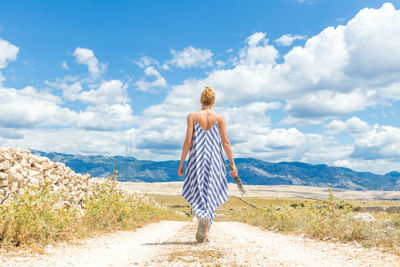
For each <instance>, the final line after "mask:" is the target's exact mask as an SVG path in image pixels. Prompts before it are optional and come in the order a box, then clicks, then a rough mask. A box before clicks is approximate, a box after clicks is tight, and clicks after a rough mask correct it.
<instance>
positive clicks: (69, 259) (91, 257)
mask: <svg viewBox="0 0 400 267" xmlns="http://www.w3.org/2000/svg"><path fill="white" fill-rule="evenodd" d="M196 227H197V223H196V222H195V221H193V222H177V221H163V222H160V223H155V224H150V225H147V226H145V227H143V228H140V229H137V230H136V231H119V232H115V233H112V234H108V235H104V236H100V237H95V238H90V239H86V240H85V241H84V242H83V243H82V244H80V245H65V244H60V245H57V246H55V247H49V248H48V249H47V250H46V254H44V255H36V256H14V257H11V256H5V255H0V265H1V266H135V265H136V266H182V265H183V266H215V265H223V266H400V257H398V256H395V255H392V254H389V253H385V252H382V251H380V250H378V249H370V248H362V247H361V246H360V245H358V244H357V243H353V244H342V243H336V242H330V241H317V240H313V239H309V238H305V237H302V236H299V235H286V234H281V233H276V232H272V231H267V230H264V229H261V228H259V227H255V226H250V225H247V224H244V223H238V222H214V223H213V225H212V226H211V229H210V233H209V238H210V242H207V243H202V244H198V243H197V242H196V241H195V231H196Z"/></svg>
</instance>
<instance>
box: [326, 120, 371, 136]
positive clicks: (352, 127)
mask: <svg viewBox="0 0 400 267" xmlns="http://www.w3.org/2000/svg"><path fill="white" fill-rule="evenodd" d="M369 128H370V127H369V126H368V123H366V122H365V121H362V120H361V119H360V118H358V117H351V118H350V119H348V120H347V121H345V122H343V121H340V120H332V121H331V122H330V123H329V124H327V125H325V129H327V133H330V134H337V133H340V132H349V133H363V132H365V131H367V130H368V129H369Z"/></svg>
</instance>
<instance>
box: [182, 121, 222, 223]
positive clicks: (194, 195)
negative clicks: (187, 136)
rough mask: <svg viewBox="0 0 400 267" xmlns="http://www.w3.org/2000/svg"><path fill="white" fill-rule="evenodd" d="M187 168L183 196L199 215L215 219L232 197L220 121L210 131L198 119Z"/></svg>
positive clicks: (210, 221)
mask: <svg viewBox="0 0 400 267" xmlns="http://www.w3.org/2000/svg"><path fill="white" fill-rule="evenodd" d="M193 128H194V129H193V137H192V138H193V139H192V145H191V147H190V150H189V159H188V163H187V166H186V170H185V180H184V182H183V189H182V197H183V198H184V199H186V201H187V202H189V204H190V205H191V206H192V208H193V210H194V212H195V215H196V217H198V218H209V225H211V224H212V223H213V221H214V213H215V210H216V209H217V208H218V207H219V206H221V205H222V204H223V203H224V202H225V201H227V200H228V198H229V196H228V183H227V180H226V169H225V163H224V157H223V151H222V142H221V138H220V135H219V130H218V122H217V121H216V122H215V123H214V124H213V126H212V127H211V128H210V129H208V130H207V131H206V130H204V129H203V128H202V127H201V126H200V124H199V123H198V122H197V120H196V115H195V120H194V126H193Z"/></svg>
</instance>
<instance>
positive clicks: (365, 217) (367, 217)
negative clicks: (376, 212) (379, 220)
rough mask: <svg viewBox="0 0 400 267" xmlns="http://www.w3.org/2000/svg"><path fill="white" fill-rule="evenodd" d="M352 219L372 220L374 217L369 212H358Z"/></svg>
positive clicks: (360, 220)
mask: <svg viewBox="0 0 400 267" xmlns="http://www.w3.org/2000/svg"><path fill="white" fill-rule="evenodd" d="M353 220H355V221H359V222H374V221H376V219H375V218H374V216H372V215H371V213H369V212H365V213H359V214H357V215H355V216H354V217H353Z"/></svg>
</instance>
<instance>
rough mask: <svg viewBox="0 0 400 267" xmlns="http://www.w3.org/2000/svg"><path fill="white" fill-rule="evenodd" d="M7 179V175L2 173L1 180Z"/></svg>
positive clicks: (0, 174) (0, 173)
mask: <svg viewBox="0 0 400 267" xmlns="http://www.w3.org/2000/svg"><path fill="white" fill-rule="evenodd" d="M7 178H8V175H7V173H4V172H0V180H7Z"/></svg>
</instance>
